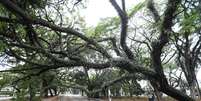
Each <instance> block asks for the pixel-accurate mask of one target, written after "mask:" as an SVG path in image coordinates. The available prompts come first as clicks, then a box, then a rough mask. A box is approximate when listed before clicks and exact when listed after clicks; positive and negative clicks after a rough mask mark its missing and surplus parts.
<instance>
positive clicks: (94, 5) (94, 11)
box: [82, 0, 144, 25]
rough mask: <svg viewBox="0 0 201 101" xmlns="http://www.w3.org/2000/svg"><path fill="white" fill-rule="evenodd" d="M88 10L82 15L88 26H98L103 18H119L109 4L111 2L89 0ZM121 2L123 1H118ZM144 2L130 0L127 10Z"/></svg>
mask: <svg viewBox="0 0 201 101" xmlns="http://www.w3.org/2000/svg"><path fill="white" fill-rule="evenodd" d="M88 1H89V3H88V5H87V9H86V10H84V12H83V13H82V14H83V15H84V16H85V20H86V22H87V24H88V25H96V24H97V23H98V21H100V19H101V18H106V17H111V16H117V13H116V11H115V10H114V8H113V6H112V5H111V3H110V2H109V0H88ZM117 1H121V0H117ZM142 1H144V0H129V3H128V2H126V6H127V8H128V9H129V8H131V7H133V6H134V5H136V4H138V3H139V2H142Z"/></svg>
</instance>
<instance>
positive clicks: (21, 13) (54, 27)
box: [0, 0, 111, 58]
mask: <svg viewBox="0 0 201 101" xmlns="http://www.w3.org/2000/svg"><path fill="white" fill-rule="evenodd" d="M0 3H2V4H3V6H5V7H6V8H7V9H8V10H10V11H11V12H13V13H14V14H16V15H17V16H20V17H22V18H23V19H24V22H23V23H25V24H38V25H42V26H45V27H48V28H50V29H52V30H54V31H60V32H64V33H67V34H72V35H75V36H77V37H79V38H81V39H83V40H85V41H86V42H88V43H89V44H92V45H94V46H95V47H97V49H98V51H99V52H100V53H102V54H103V55H104V56H106V57H107V58H111V56H110V55H109V54H108V52H107V51H106V50H105V49H103V48H102V47H101V46H99V45H98V44H97V42H96V41H94V40H92V39H89V38H88V37H86V36H85V35H84V34H82V33H80V32H78V31H75V30H74V29H71V28H63V27H60V26H58V25H55V24H52V23H50V22H47V21H45V20H43V19H33V18H32V17H30V16H29V15H28V14H26V13H25V12H24V11H23V10H22V9H21V8H20V7H18V6H17V5H16V4H14V3H13V2H11V1H10V0H0ZM4 20H6V19H4ZM9 21H10V20H9Z"/></svg>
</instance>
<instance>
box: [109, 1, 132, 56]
mask: <svg viewBox="0 0 201 101" xmlns="http://www.w3.org/2000/svg"><path fill="white" fill-rule="evenodd" d="M110 2H111V4H112V5H113V7H114V8H115V10H116V11H117V13H118V15H119V17H120V19H121V39H120V44H121V47H122V48H123V50H124V52H125V53H126V55H127V57H128V58H129V59H131V60H134V55H133V53H132V51H131V50H130V49H129V47H128V46H127V44H126V38H127V28H128V17H127V14H126V12H125V11H123V10H122V9H121V8H120V7H119V5H118V4H117V2H116V1H115V0H110Z"/></svg>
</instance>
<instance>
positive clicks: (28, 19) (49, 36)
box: [0, 0, 195, 101]
mask: <svg viewBox="0 0 201 101" xmlns="http://www.w3.org/2000/svg"><path fill="white" fill-rule="evenodd" d="M109 1H110V3H111V5H112V6H113V7H114V9H115V10H116V12H117V13H118V18H116V20H117V23H119V24H120V26H118V27H116V28H119V30H118V31H114V32H116V33H115V34H113V33H109V34H108V33H107V35H105V34H106V33H99V34H98V35H97V33H95V35H91V34H89V33H87V32H88V31H86V30H85V29H82V28H83V26H84V25H83V24H82V23H80V22H79V21H81V20H83V19H80V18H79V17H77V18H76V17H75V18H73V19H70V18H69V17H68V16H73V14H72V10H69V9H66V8H69V7H74V5H67V4H68V3H69V2H70V0H67V1H60V0H49V1H47V0H38V1H32V2H31V1H26V0H0V3H1V6H0V8H1V11H0V15H1V16H0V21H1V26H0V27H1V28H0V39H1V49H4V52H5V53H6V54H7V55H9V56H10V57H14V58H15V59H16V60H17V61H16V62H18V63H21V64H24V63H27V64H31V65H32V66H31V68H28V69H29V70H30V69H32V70H35V69H38V70H40V71H39V72H38V73H39V74H40V73H44V71H47V70H49V69H58V68H62V67H64V68H72V67H78V68H79V67H85V68H89V69H90V68H93V69H104V68H112V67H115V68H118V69H123V70H126V71H128V72H129V73H130V74H131V75H132V74H136V73H139V74H140V75H143V76H145V78H146V80H149V81H150V82H151V84H152V86H153V87H154V89H155V90H157V91H160V92H163V93H165V94H167V95H169V96H171V97H173V98H175V99H177V100H180V101H194V100H195V99H193V98H191V97H190V96H188V95H187V94H185V93H183V92H181V91H179V90H178V89H176V88H174V87H172V86H171V85H170V84H169V83H168V80H167V78H166V76H165V73H164V66H165V65H164V64H163V63H162V59H161V58H162V54H163V52H165V48H166V46H167V45H168V44H169V39H170V37H171V36H172V34H174V31H173V29H172V27H173V26H174V24H175V20H176V18H177V17H178V13H179V11H180V10H179V8H180V6H181V4H182V2H184V1H185V0H168V1H167V2H166V6H165V8H161V9H162V10H161V11H160V13H159V12H158V11H157V10H156V7H155V5H154V3H153V0H148V3H147V7H148V9H149V12H151V14H152V15H153V21H154V25H155V26H153V27H152V28H153V29H156V30H157V31H155V37H157V38H155V39H154V40H151V41H150V42H149V43H147V46H149V47H148V48H149V49H150V52H147V53H146V54H150V60H151V61H150V64H151V65H145V64H143V63H142V61H139V59H138V58H137V57H139V56H138V55H139V54H136V52H135V49H133V47H132V45H131V44H130V41H132V40H127V37H128V34H129V32H130V31H129V30H128V28H129V27H130V26H129V23H128V22H129V21H130V18H131V16H132V14H133V12H134V11H133V12H131V13H130V12H129V13H128V12H127V10H126V4H125V3H126V1H125V0H121V4H118V3H117V2H116V0H109ZM127 2H128V1H127ZM128 3H129V2H128ZM77 4H79V3H78V2H76V3H75V5H77ZM48 7H49V8H48ZM138 8H140V7H139V6H138ZM187 9H188V8H187ZM185 10H186V9H185ZM69 12H71V13H69ZM181 12H182V11H181ZM78 18H79V19H78ZM71 21H72V22H71ZM69 23H73V26H71V25H70V24H69ZM157 24H158V25H157ZM85 28H86V27H85ZM109 28H111V27H108V29H109ZM111 29H112V28H111ZM108 32H109V31H108ZM118 33H119V37H111V36H115V35H118ZM134 48H135V47H134ZM114 54H115V55H116V56H114ZM88 57H91V58H88ZM44 61H45V62H44ZM23 70H25V69H23ZM23 70H22V71H23ZM26 70H27V68H26ZM18 71H19V70H18Z"/></svg>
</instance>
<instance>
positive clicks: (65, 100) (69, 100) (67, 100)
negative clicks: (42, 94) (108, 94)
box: [42, 96, 104, 101]
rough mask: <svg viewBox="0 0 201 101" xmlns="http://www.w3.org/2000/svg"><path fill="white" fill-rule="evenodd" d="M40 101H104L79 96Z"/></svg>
mask: <svg viewBox="0 0 201 101" xmlns="http://www.w3.org/2000/svg"><path fill="white" fill-rule="evenodd" d="M42 101H104V100H100V99H89V98H87V97H81V96H76V97H75V96H60V97H52V98H48V99H44V100H42Z"/></svg>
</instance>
